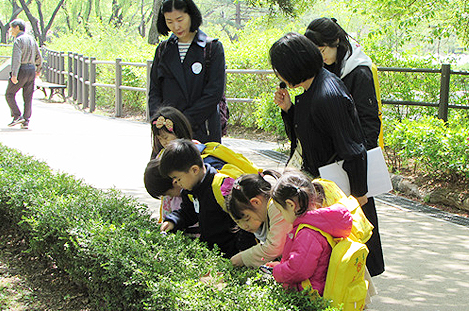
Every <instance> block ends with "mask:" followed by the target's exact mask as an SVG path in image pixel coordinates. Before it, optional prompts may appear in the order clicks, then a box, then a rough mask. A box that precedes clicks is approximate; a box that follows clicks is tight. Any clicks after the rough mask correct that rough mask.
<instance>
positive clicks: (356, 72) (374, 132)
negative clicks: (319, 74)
mask: <svg viewBox="0 0 469 311" xmlns="http://www.w3.org/2000/svg"><path fill="white" fill-rule="evenodd" d="M305 36H306V37H308V39H310V40H311V41H313V43H314V44H316V45H317V46H318V48H319V50H320V51H321V54H322V56H323V59H324V68H326V69H327V70H329V71H330V72H332V73H334V74H336V75H337V76H338V77H339V78H340V79H341V80H342V81H343V82H344V84H345V85H346V86H347V89H348V90H349V92H350V94H352V97H353V101H354V102H355V107H356V108H357V112H358V117H359V118H360V123H361V126H362V128H363V131H364V134H365V138H366V149H367V150H370V149H373V148H375V147H377V146H378V136H379V131H380V128H381V120H380V119H379V108H378V101H377V99H376V91H375V86H374V82H373V74H372V72H371V65H372V61H371V58H370V57H369V56H368V55H366V54H365V53H364V52H363V50H362V48H361V46H360V44H358V42H356V41H355V40H353V39H352V38H351V37H350V36H349V35H348V34H347V33H346V32H345V30H343V29H342V27H340V25H339V24H337V20H336V19H335V18H326V17H322V18H317V19H315V20H313V21H312V22H311V23H310V24H309V25H308V28H307V29H306V32H305Z"/></svg>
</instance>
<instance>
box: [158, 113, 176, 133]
mask: <svg viewBox="0 0 469 311" xmlns="http://www.w3.org/2000/svg"><path fill="white" fill-rule="evenodd" d="M153 124H154V125H155V126H156V128H157V129H160V128H162V127H163V126H164V127H166V129H167V130H168V131H170V132H171V133H172V132H173V130H174V128H173V125H174V124H173V121H171V120H170V119H165V118H164V117H163V116H159V117H158V119H156V121H153Z"/></svg>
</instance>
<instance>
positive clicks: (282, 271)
mask: <svg viewBox="0 0 469 311" xmlns="http://www.w3.org/2000/svg"><path fill="white" fill-rule="evenodd" d="M303 223H306V224H310V225H312V226H314V227H316V228H318V229H321V230H322V231H324V232H327V233H329V234H330V235H332V236H333V237H336V238H338V237H341V238H342V237H347V236H349V234H350V231H351V230H352V215H351V214H350V212H349V211H348V210H347V208H346V207H344V206H343V205H341V204H334V205H332V206H329V207H323V208H319V209H317V210H314V211H308V212H306V213H305V214H304V215H302V216H300V217H298V218H297V219H296V220H295V222H294V223H293V230H292V231H290V233H288V235H287V240H286V242H285V247H284V249H283V254H282V261H281V262H280V264H278V265H277V266H275V267H274V270H273V275H274V278H275V280H276V281H277V282H279V283H283V284H284V286H285V287H287V288H293V289H296V290H298V291H301V290H303V287H302V286H301V282H302V281H304V280H306V279H307V278H309V280H310V282H311V285H312V286H313V288H314V289H316V290H317V291H318V292H319V294H320V295H321V296H322V294H323V292H324V285H325V283H326V273H327V267H328V265H329V258H330V256H331V251H332V248H331V246H330V245H329V243H328V242H327V240H326V238H325V237H324V236H322V235H321V233H319V232H317V231H315V230H312V229H309V228H303V229H301V230H300V231H299V232H298V234H297V236H296V237H295V232H296V229H297V228H298V226H299V225H300V224H303Z"/></svg>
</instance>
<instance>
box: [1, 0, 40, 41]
mask: <svg viewBox="0 0 469 311" xmlns="http://www.w3.org/2000/svg"><path fill="white" fill-rule="evenodd" d="M31 1H32V0H28V2H27V3H28V4H30V3H31ZM9 2H10V4H11V15H10V19H8V20H7V21H5V23H4V22H3V21H2V20H0V31H1V40H0V41H1V43H6V42H7V33H8V28H10V23H11V22H12V21H13V20H14V19H15V18H17V17H18V15H19V14H20V13H21V12H22V11H23V8H22V7H20V6H19V5H18V3H17V2H16V0H9Z"/></svg>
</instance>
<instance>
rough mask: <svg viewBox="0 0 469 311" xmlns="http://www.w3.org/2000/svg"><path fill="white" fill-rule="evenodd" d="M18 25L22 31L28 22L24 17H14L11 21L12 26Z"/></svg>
mask: <svg viewBox="0 0 469 311" xmlns="http://www.w3.org/2000/svg"><path fill="white" fill-rule="evenodd" d="M16 26H18V27H19V28H20V30H21V31H25V30H26V23H25V22H24V20H22V19H19V18H17V19H14V20H13V21H11V23H10V27H16Z"/></svg>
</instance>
